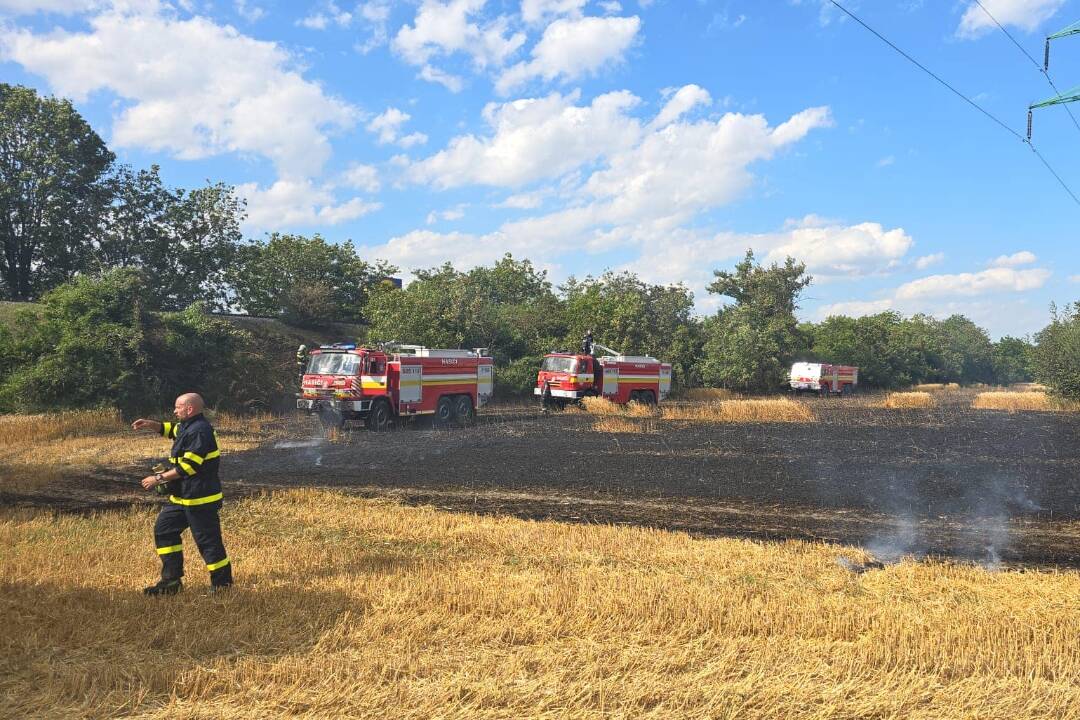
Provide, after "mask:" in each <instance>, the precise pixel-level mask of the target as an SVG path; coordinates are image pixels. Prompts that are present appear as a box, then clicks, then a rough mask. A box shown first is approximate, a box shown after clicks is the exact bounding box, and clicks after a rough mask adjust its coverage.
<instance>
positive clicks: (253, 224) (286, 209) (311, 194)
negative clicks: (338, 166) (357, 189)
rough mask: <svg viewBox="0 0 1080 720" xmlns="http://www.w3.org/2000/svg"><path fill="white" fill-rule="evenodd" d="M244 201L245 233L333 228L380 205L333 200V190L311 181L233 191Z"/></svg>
mask: <svg viewBox="0 0 1080 720" xmlns="http://www.w3.org/2000/svg"><path fill="white" fill-rule="evenodd" d="M236 191H237V194H239V195H240V196H241V197H243V198H245V199H246V200H247V210H248V217H247V220H246V222H245V223H244V229H245V230H246V231H248V232H256V231H261V230H278V229H281V228H285V227H297V226H305V225H337V224H339V223H343V222H347V221H349V220H355V219H356V218H359V217H362V216H364V215H367V214H368V213H371V212H374V211H375V210H378V209H379V208H380V207H382V206H381V204H379V203H377V202H369V201H366V200H364V199H362V198H358V197H354V198H350V199H348V200H345V201H343V202H336V201H335V199H334V193H333V187H332V186H329V185H317V184H315V183H313V182H312V181H311V180H307V179H302V180H278V181H276V182H275V183H273V184H272V185H270V186H269V187H267V188H261V187H259V186H258V185H257V184H255V183H244V184H241V185H238V186H237V187H236Z"/></svg>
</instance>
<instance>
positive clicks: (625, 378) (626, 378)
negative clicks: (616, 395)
mask: <svg viewBox="0 0 1080 720" xmlns="http://www.w3.org/2000/svg"><path fill="white" fill-rule="evenodd" d="M619 382H621V383H631V382H660V376H659V375H620V376H619Z"/></svg>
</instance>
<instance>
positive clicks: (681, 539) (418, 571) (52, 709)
mask: <svg viewBox="0 0 1080 720" xmlns="http://www.w3.org/2000/svg"><path fill="white" fill-rule="evenodd" d="M152 520H153V516H152V514H150V513H148V512H145V511H129V512H121V513H111V514H105V515H99V516H93V517H74V516H64V517H54V516H51V515H49V514H48V513H42V514H35V515H29V514H25V513H24V514H12V513H11V512H10V511H9V512H8V513H6V514H4V515H0V547H4V548H5V551H4V552H3V553H0V627H4V628H7V631H6V632H3V633H0V716H4V717H23V716H31V715H40V714H42V713H45V714H49V715H57V716H65V717H67V716H87V717H112V716H116V715H121V714H122V715H124V716H131V717H142V718H195V717H199V718H204V717H222V718H262V717H268V716H277V715H281V714H296V715H307V716H313V717H341V716H350V717H406V718H429V717H440V718H495V717H506V718H510V717H513V718H555V717H575V718H600V717H635V718H637V717H652V718H670V717H713V718H723V717H753V718H793V717H799V718H855V717H859V718H862V717H874V718H943V717H948V718H959V717H980V718H1010V719H1015V718H1029V717H1043V718H1071V717H1077V716H1078V714H1080V710H1078V709H1080V646H1078V645H1077V643H1076V637H1077V636H1078V635H1080V574H1077V573H1041V572H1027V573H1014V572H1002V573H996V574H995V573H988V572H986V571H983V570H981V569H976V568H969V567H958V566H950V565H937V564H918V563H902V564H900V565H896V566H892V567H889V568H887V569H885V570H880V571H871V572H867V573H864V574H862V575H856V574H853V573H850V572H848V571H846V570H843V569H841V568H840V567H839V566H838V565H837V562H836V558H837V555H838V554H843V555H845V556H847V557H850V558H855V559H857V558H858V552H857V551H854V550H838V549H837V548H834V547H827V546H818V545H807V544H802V543H787V544H778V545H777V544H771V545H765V544H757V543H750V542H746V541H735V540H707V541H706V540H693V539H691V538H689V537H687V536H685V535H682V534H673V533H666V532H659V531H651V530H644V529H632V528H613V527H594V526H575V525H562V524H554V523H536V522H525V521H519V520H512V519H500V518H481V517H474V516H469V515H454V514H448V513H441V512H436V511H434V510H430V509H423V508H421V509H416V508H406V507H400V506H397V505H395V504H392V503H387V502H374V501H367V500H360V499H356V498H349V497H346V496H343V495H337V494H332V493H327V492H321V491H292V492H286V493H281V494H277V495H274V496H266V497H262V498H257V499H252V500H247V501H244V502H240V503H236V504H230V505H229V506H227V508H226V510H225V513H224V525H225V529H226V542H227V546H228V549H229V552H230V554H231V556H232V558H233V559H234V562H235V568H236V575H237V580H238V582H239V586H238V587H237V588H236V590H235V591H234V592H233V593H232V594H231V595H228V596H225V597H211V596H208V595H207V594H206V593H205V584H206V578H205V573H204V572H203V571H202V568H201V567H200V563H199V561H198V557H197V554H196V553H195V552H194V548H193V547H192V544H191V541H190V539H189V538H185V550H186V553H187V558H188V567H189V576H188V583H189V585H188V588H187V590H185V592H184V593H183V594H182V595H181V596H180V597H177V598H173V599H170V600H165V601H160V600H158V601H155V600H152V599H147V598H143V597H142V596H141V595H140V594H139V593H138V588H139V586H140V585H141V584H142V583H143V582H146V581H149V580H150V579H152V577H153V575H154V573H155V571H156V567H157V559H156V556H155V555H154V554H153V549H152V542H151V537H150V528H151V524H152Z"/></svg>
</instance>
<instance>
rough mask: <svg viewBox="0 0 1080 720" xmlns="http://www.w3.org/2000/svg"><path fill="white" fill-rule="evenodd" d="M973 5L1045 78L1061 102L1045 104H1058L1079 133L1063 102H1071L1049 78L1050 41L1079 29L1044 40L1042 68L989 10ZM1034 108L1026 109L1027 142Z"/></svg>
mask: <svg viewBox="0 0 1080 720" xmlns="http://www.w3.org/2000/svg"><path fill="white" fill-rule="evenodd" d="M975 4H976V5H978V6H979V7H980V8H982V11H983V12H984V13H986V17H988V18H990V19H991V20H993V21H994V24H995V25H997V26H998V28H999V29H1000V30H1001V32H1003V33H1005V37H1007V38H1009V39H1010V40H1012V44H1013V45H1015V46H1016V47H1017V48H1018V49H1019V50H1020V52H1022V53H1023V54H1024V55H1025V56H1026V57H1027V59H1028V60H1030V61H1031V64H1032V65H1034V66H1035V69H1036V70H1038V71H1039V72H1040V73H1042V76H1043V77H1044V78H1046V82H1047V83H1049V84H1050V88H1051V89H1052V90H1053V91H1054V94H1055V95H1057V99H1058V100H1060V101H1063V102H1060V103H1047V104H1051V105H1057V104H1060V105H1061V107H1063V108H1065V112H1067V113H1069V117H1070V118H1071V119H1072V121H1073V125H1075V126H1076V131H1077V132H1080V122H1077V121H1076V116H1075V115H1073V112H1072V110H1070V109H1069V106H1068V105H1066V104H1065V102H1071V101H1070V100H1066V98H1064V97H1062V95H1061V91H1060V90H1058V88H1057V85H1055V84H1054V80H1053V79H1052V78H1051V77H1050V40H1051V39H1052V38H1055V37H1065V36H1066V35H1071V34H1073V33H1074V32H1080V27H1077V29H1076V30H1072V29H1071V28H1072V26H1070V27H1069V28H1066V29H1065V30H1062V31H1061V32H1060V33H1055V34H1054V35H1051V36H1050V37H1048V38H1046V52H1045V62H1044V63H1043V65H1042V66H1040V65H1039V61H1038V60H1036V59H1035V58H1033V57H1031V53H1029V52H1028V51H1027V50H1025V49H1024V46H1023V45H1021V44H1020V43H1018V42H1017V41H1016V38H1014V37H1013V36H1012V34H1011V33H1010V32H1009V31H1008V30H1006V29H1005V26H1004V25H1002V24H1001V23H999V22H998V19H997V18H996V17H994V16H993V15H992V14H991V13H990V11H989V10H987V9H986V6H985V5H983V4H982V3H981V2H980V0H975ZM1077 25H1080V23H1077ZM1074 99H1075V98H1074ZM1034 107H1035V106H1034V105H1033V106H1032V107H1031V108H1028V139H1029V140H1030V139H1031V109H1032V108H1034Z"/></svg>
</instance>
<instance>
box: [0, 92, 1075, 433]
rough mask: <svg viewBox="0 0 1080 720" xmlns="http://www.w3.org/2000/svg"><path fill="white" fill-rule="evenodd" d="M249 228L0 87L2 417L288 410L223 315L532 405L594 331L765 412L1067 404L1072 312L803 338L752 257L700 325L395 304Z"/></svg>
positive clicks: (278, 363)
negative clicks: (322, 334) (375, 345)
mask: <svg viewBox="0 0 1080 720" xmlns="http://www.w3.org/2000/svg"><path fill="white" fill-rule="evenodd" d="M244 214H245V207H244V203H243V201H242V200H241V199H239V198H238V197H237V196H236V194H235V191H234V189H233V188H231V187H229V186H227V185H224V184H221V183H216V184H215V183H208V184H207V185H206V186H205V187H202V188H197V189H195V190H190V191H188V190H184V189H178V188H170V187H168V186H167V185H166V184H165V183H164V182H163V181H162V179H161V177H160V172H159V169H158V168H157V167H151V168H149V169H143V170H136V169H133V168H130V167H126V166H122V165H118V164H117V163H116V161H115V156H114V155H113V153H112V152H111V151H109V149H108V148H107V147H106V145H105V143H104V142H103V141H102V140H101V139H100V138H99V137H98V136H97V135H96V134H95V133H94V131H93V130H92V128H90V126H89V125H88V124H87V123H86V122H85V121H84V120H83V119H82V118H81V117H80V116H79V115H78V113H77V112H76V111H75V110H74V109H73V107H72V106H71V104H70V103H69V102H68V101H66V100H62V99H56V98H49V97H44V98H43V97H41V96H39V95H37V94H36V93H35V92H34V91H32V90H29V89H27V88H23V87H18V86H11V85H4V84H0V251H2V252H0V300H14V301H34V302H36V303H37V305H36V306H34V307H31V308H27V309H24V310H22V311H20V312H19V313H17V315H16V317H15V318H13V321H11V322H7V323H0V411H8V412H10V411H26V410H40V409H51V408H59V407H85V406H93V405H100V404H111V405H115V406H117V407H121V408H124V409H136V408H138V407H140V404H142V406H145V405H146V404H154V405H159V404H161V403H162V402H165V403H167V402H168V401H169V399H170V396H171V395H173V394H175V393H177V392H180V391H183V390H187V389H198V390H200V391H201V392H203V393H204V394H206V395H207V397H208V398H209V399H210V401H211V402H212V403H214V404H216V405H219V406H221V407H230V406H231V407H271V406H273V405H274V404H275V403H282V402H283V398H285V399H287V398H288V397H289V394H290V392H291V391H292V389H293V388H292V387H291V386H290V378H289V369H288V368H289V362H288V355H290V354H291V353H292V352H293V350H294V349H295V348H294V347H288V345H290V344H291V339H288V338H284V337H270V338H268V337H267V336H266V335H265V334H260V335H258V336H256V335H255V334H253V332H252V331H251V330H245V329H241V328H240V327H239V326H238V325H237V324H236V323H235V322H226V321H225V320H223V319H221V318H220V317H216V316H214V315H212V314H211V313H212V311H220V310H232V311H239V312H241V313H246V314H250V315H260V316H271V317H275V318H279V319H281V320H283V321H285V322H287V323H292V324H293V325H294V326H296V327H299V328H306V329H310V328H317V327H319V326H321V325H326V324H327V323H329V322H330V321H335V322H350V323H355V324H358V325H360V326H361V327H362V331H361V334H362V336H361V337H355V338H354V337H349V338H340V339H341V340H359V341H362V342H375V341H388V340H399V341H403V342H410V343H420V344H425V345H429V346H436V347H455V348H456V347H484V348H488V349H489V351H490V352H491V354H492V355H493V356H494V357H495V359H496V362H497V368H498V370H497V375H496V377H497V378H498V380H497V382H498V390H499V391H500V392H502V393H504V394H508V393H528V392H530V391H531V388H532V386H533V383H534V381H535V377H536V369H537V366H538V364H539V362H540V358H541V357H542V355H543V354H544V353H546V352H548V351H550V350H552V349H570V348H576V347H578V346H579V344H580V340H581V337H582V336H583V335H584V333H585V332H586V331H590V330H591V331H592V334H593V336H594V337H595V338H596V339H597V340H598V341H600V342H602V343H603V344H605V345H607V346H609V347H612V348H616V349H619V350H622V351H625V352H627V353H632V354H651V355H653V356H655V357H658V358H661V359H664V360H667V361H669V362H671V363H672V365H673V367H674V379H675V383H676V386H682V387H686V386H698V385H707V386H715V387H728V388H732V389H736V390H741V391H747V392H772V391H777V390H779V389H781V388H782V387H783V386H784V383H785V381H786V378H787V372H788V368H789V367H790V364H791V363H792V362H793V361H795V360H817V361H822V362H832V363H841V364H848V365H858V366H859V367H860V368H861V373H860V378H861V382H862V384H863V385H866V386H871V387H880V388H895V387H903V386H907V385H911V384H914V383H920V382H959V383H1011V382H1019V381H1025V380H1031V379H1035V380H1038V381H1040V382H1045V383H1047V384H1048V385H1050V386H1051V387H1052V388H1053V389H1054V390H1055V391H1057V392H1060V393H1062V394H1064V395H1068V396H1072V397H1075V396H1080V352H1077V350H1078V347H1080V345H1078V344H1080V304H1078V305H1073V306H1069V307H1067V308H1065V309H1063V310H1061V311H1058V310H1053V311H1052V314H1051V316H1050V322H1049V324H1048V326H1047V327H1046V328H1045V329H1044V330H1043V331H1041V332H1040V333H1038V334H1036V335H1035V336H1034V337H1033V338H1031V339H1026V338H1010V337H1007V338H1002V339H1001V340H999V341H997V342H992V341H991V340H990V338H989V336H988V335H987V333H986V332H985V331H984V330H983V329H982V328H980V327H978V326H977V325H976V324H975V323H973V322H972V321H971V320H969V319H967V318H965V317H963V316H959V315H955V316H952V317H949V318H946V319H944V320H938V319H935V318H933V317H929V316H925V315H916V316H913V317H903V316H901V315H899V314H897V313H893V312H886V313H880V314H877V315H872V316H867V317H860V318H850V317H830V318H828V319H826V320H825V321H823V322H820V323H800V322H799V321H798V320H797V311H798V308H799V299H800V295H801V293H802V292H803V290H804V289H805V288H806V287H807V286H808V285H809V284H810V283H811V282H812V278H811V277H810V276H809V275H808V274H807V273H806V268H805V266H804V265H803V264H802V263H800V262H799V261H798V260H797V259H794V258H788V259H787V260H786V261H785V262H783V263H774V264H771V265H767V266H766V265H762V264H760V263H759V262H757V260H756V259H755V257H754V255H753V253H752V252H750V251H748V252H747V253H746V256H745V257H744V258H743V259H742V260H741V261H740V262H738V263H737V264H736V265H735V266H734V267H732V268H729V269H718V270H716V271H715V273H714V281H713V282H712V284H711V285H710V286H709V288H708V291H709V292H710V293H712V294H715V295H716V296H718V297H720V298H721V299H722V304H721V307H720V309H719V310H718V311H717V312H715V313H714V314H712V315H710V316H708V317H704V318H701V317H697V316H695V315H694V313H693V307H694V300H695V299H694V297H693V295H692V293H691V292H690V291H689V290H688V289H687V288H685V287H683V286H681V285H654V284H649V283H647V282H645V281H643V280H642V279H641V278H640V277H638V276H637V275H635V274H633V273H629V272H621V273H619V272H607V273H604V274H603V275H601V276H599V277H592V276H589V277H585V278H570V279H568V280H567V281H565V282H564V283H563V284H562V285H559V286H557V287H556V286H554V285H553V284H552V283H551V281H550V280H549V279H548V278H547V275H546V273H545V272H544V271H543V270H540V269H538V268H536V267H535V266H534V265H533V264H532V263H531V262H530V261H529V260H527V259H518V258H514V257H512V256H510V255H507V256H505V257H504V258H502V259H501V260H499V261H497V262H495V263H493V264H492V265H490V266H481V267H475V268H472V269H471V270H467V271H462V270H458V269H455V268H454V267H452V266H451V265H449V264H447V265H443V266H441V267H435V268H428V269H421V270H416V271H414V272H413V275H414V277H415V279H414V280H413V281H412V282H410V283H409V284H408V285H407V286H406V287H405V288H404V289H402V288H398V287H396V286H395V285H394V284H393V283H389V282H387V278H388V277H389V276H391V275H395V274H397V273H398V269H397V268H394V267H393V266H391V265H388V264H386V263H382V262H368V261H366V260H364V259H362V258H361V257H359V255H358V254H357V252H356V249H355V247H354V246H353V244H352V243H351V242H344V243H331V242H327V241H326V240H325V239H323V238H321V237H319V236H317V235H316V236H314V237H304V236H301V235H290V234H282V233H273V234H270V235H268V236H267V237H265V238H263V239H261V240H248V239H245V238H244V237H243V235H242V232H241V230H240V228H241V225H242V223H243V220H244V217H245V215H244ZM283 358H284V360H283ZM271 377H272V378H273V381H272V382H269V381H268V378H271Z"/></svg>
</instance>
